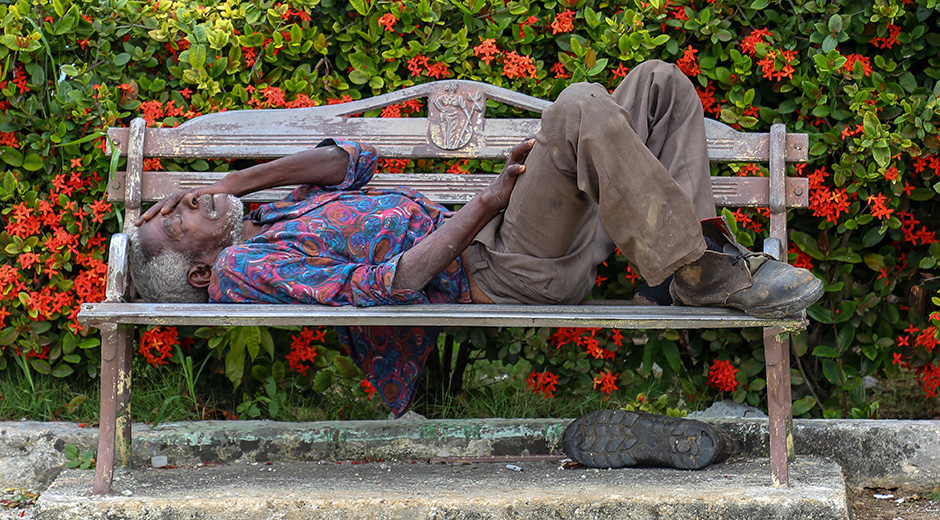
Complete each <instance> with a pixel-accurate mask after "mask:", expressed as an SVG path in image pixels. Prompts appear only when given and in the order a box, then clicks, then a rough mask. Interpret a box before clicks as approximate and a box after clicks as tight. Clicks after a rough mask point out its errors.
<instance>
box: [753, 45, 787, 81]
mask: <svg viewBox="0 0 940 520" xmlns="http://www.w3.org/2000/svg"><path fill="white" fill-rule="evenodd" d="M778 57H779V58H780V60H778V59H777V58H778ZM795 59H796V51H792V50H783V51H780V52H779V53H778V52H777V50H775V49H771V50H769V51H767V55H766V56H764V57H763V58H762V59H761V60H760V61H758V62H757V64H758V65H760V67H761V71H762V72H763V74H764V77H765V78H767V79H775V80H777V81H780V80H782V79H784V78H793V73H794V72H796V69H795V68H794V67H793V61H794V60H795ZM780 62H782V64H781V63H780ZM778 65H779V67H780V68H779V70H778V69H777V67H778Z"/></svg>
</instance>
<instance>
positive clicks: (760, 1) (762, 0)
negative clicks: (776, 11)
mask: <svg viewBox="0 0 940 520" xmlns="http://www.w3.org/2000/svg"><path fill="white" fill-rule="evenodd" d="M768 5H770V3H769V2H768V0H754V1H753V2H751V6H750V7H751V9H753V10H755V11H760V10H761V9H763V8H765V7H767V6H768Z"/></svg>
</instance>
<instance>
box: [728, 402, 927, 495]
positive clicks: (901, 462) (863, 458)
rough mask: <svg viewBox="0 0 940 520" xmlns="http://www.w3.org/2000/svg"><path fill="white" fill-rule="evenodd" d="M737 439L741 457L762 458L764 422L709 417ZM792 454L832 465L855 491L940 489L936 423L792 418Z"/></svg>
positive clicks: (764, 453) (765, 438)
mask: <svg viewBox="0 0 940 520" xmlns="http://www.w3.org/2000/svg"><path fill="white" fill-rule="evenodd" d="M710 421H711V422H712V423H713V424H717V425H720V426H722V427H723V428H725V429H726V430H727V431H729V432H730V433H732V435H734V436H735V437H738V438H742V439H743V440H744V443H745V449H746V452H745V454H747V455H751V456H767V454H768V453H769V451H768V450H769V435H768V429H767V420H766V419H712V420H710ZM793 444H794V450H795V451H796V454H797V455H811V456H814V457H822V458H826V459H829V460H832V461H834V462H837V463H838V464H839V465H840V466H841V467H842V471H843V472H844V474H845V479H846V482H847V483H848V484H849V485H850V486H855V487H884V488H904V489H906V490H908V491H912V492H929V491H933V490H934V489H935V488H936V487H937V486H940V421H883V420H878V421H876V420H827V419H797V420H795V421H793Z"/></svg>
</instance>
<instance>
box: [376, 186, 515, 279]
mask: <svg viewBox="0 0 940 520" xmlns="http://www.w3.org/2000/svg"><path fill="white" fill-rule="evenodd" d="M486 199H487V198H486V197H485V196H482V195H478V196H477V197H474V198H473V200H471V201H470V202H469V203H467V205H465V206H464V207H463V208H461V209H460V211H458V212H457V213H455V214H454V216H453V217H451V218H450V219H449V220H447V222H445V223H444V225H442V226H441V227H440V228H438V229H437V230H435V231H434V232H433V233H431V234H430V235H429V236H428V237H427V238H425V239H424V240H422V241H420V242H418V243H417V244H415V246H414V247H412V248H411V249H409V250H408V251H406V252H405V254H403V255H402V256H401V259H400V260H399V261H398V269H397V270H396V272H395V280H394V281H393V282H392V288H393V289H410V290H413V291H420V290H421V289H423V288H424V287H425V286H426V285H427V284H428V283H430V282H431V280H432V279H434V277H435V276H437V275H438V274H439V273H441V272H442V271H443V270H444V269H446V268H447V266H448V265H450V263H451V262H453V261H454V260H456V259H457V257H459V256H460V255H461V253H463V252H464V250H466V249H467V247H468V246H469V245H470V242H471V241H472V240H473V238H474V237H476V236H477V233H479V232H480V230H481V229H483V226H485V225H486V223H487V222H489V221H490V220H492V219H493V217H495V216H496V214H497V213H499V211H500V207H499V205H498V204H495V203H492V202H489V201H487V200H486Z"/></svg>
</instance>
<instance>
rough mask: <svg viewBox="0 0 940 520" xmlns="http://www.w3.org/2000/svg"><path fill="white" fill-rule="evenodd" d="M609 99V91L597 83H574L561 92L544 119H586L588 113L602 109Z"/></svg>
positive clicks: (544, 113) (543, 115) (543, 116)
mask: <svg viewBox="0 0 940 520" xmlns="http://www.w3.org/2000/svg"><path fill="white" fill-rule="evenodd" d="M609 99H610V95H609V93H608V92H607V90H605V89H604V87H602V86H600V85H598V84H597V83H574V84H572V85H569V86H568V87H566V88H565V89H564V90H562V91H561V94H559V95H558V99H556V100H555V102H554V103H552V105H551V106H550V107H548V108H547V109H546V110H545V112H543V114H542V119H543V120H544V119H546V118H549V119H551V118H569V117H579V118H580V117H584V115H585V112H586V111H590V110H599V109H601V108H600V107H601V106H603V105H604V103H605V102H609Z"/></svg>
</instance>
